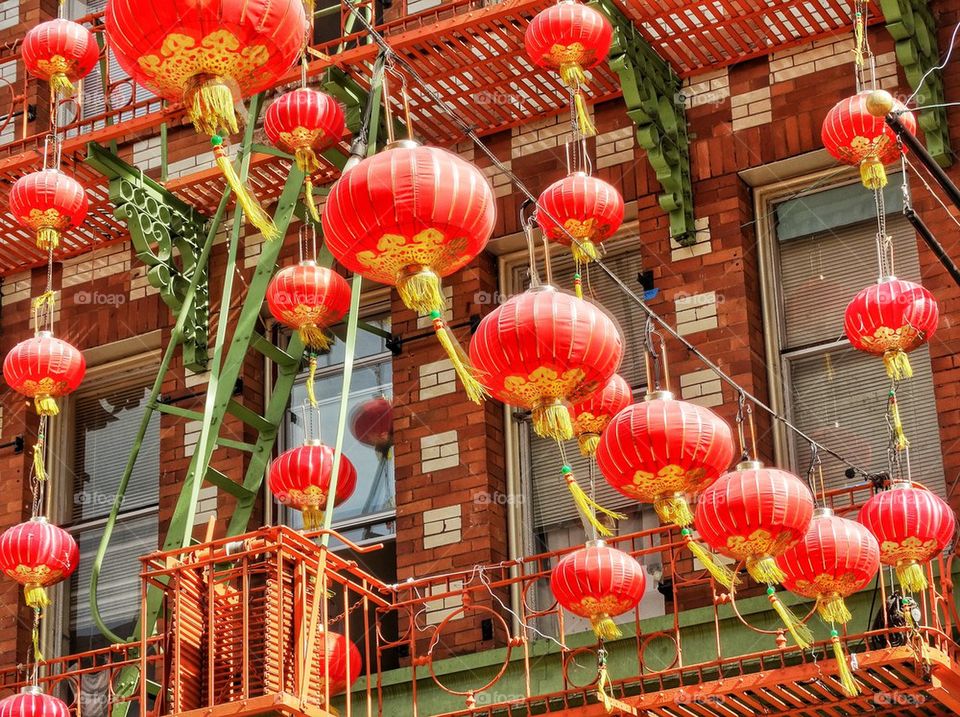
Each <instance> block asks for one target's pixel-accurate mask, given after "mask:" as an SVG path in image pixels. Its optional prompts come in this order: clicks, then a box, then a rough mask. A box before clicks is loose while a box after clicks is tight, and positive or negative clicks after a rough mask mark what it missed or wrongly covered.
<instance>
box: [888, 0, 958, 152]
mask: <svg viewBox="0 0 960 717" xmlns="http://www.w3.org/2000/svg"><path fill="white" fill-rule="evenodd" d="M880 7H881V9H882V10H883V16H884V19H885V20H886V23H887V30H888V32H889V33H890V35H891V36H892V37H893V39H894V41H895V43H896V45H895V47H896V53H897V62H899V63H900V66H901V67H902V68H903V72H904V74H905V75H906V77H907V82H909V83H910V87H911V88H912V89H913V90H914V91H915V92H917V97H916V103H917V106H919V107H921V108H922V107H928V106H932V105H942V104H943V103H944V102H945V100H944V94H943V75H942V74H941V71H940V70H934V71H933V72H931V73H930V74H929V75H927V76H926V79H924V80H923V86H922V87H921V86H920V81H921V79H922V78H923V77H924V75H925V74H926V73H927V71H928V70H930V69H931V68H933V67H936V66H937V65H938V64H940V52H939V50H938V49H937V24H936V20H935V19H934V17H933V12H932V11H931V9H930V4H929V3H928V2H927V0H880ZM953 71H955V70H953ZM918 88H919V89H918ZM919 124H920V128H921V129H922V130H923V136H924V139H925V140H926V145H927V151H928V152H930V154H931V155H933V158H934V159H936V160H937V163H938V164H940V166H942V167H949V166H950V165H951V164H952V163H953V157H952V153H951V151H950V128H949V126H948V125H947V110H946V108H945V107H933V108H932V109H927V110H922V111H921V112H920V117H919Z"/></svg>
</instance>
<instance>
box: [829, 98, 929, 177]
mask: <svg viewBox="0 0 960 717" xmlns="http://www.w3.org/2000/svg"><path fill="white" fill-rule="evenodd" d="M890 112H896V113H897V115H898V116H899V118H900V122H901V123H902V124H903V126H904V127H905V128H906V129H907V130H908V131H909V132H910V133H911V134H916V131H917V121H916V119H915V118H914V116H913V113H912V112H909V111H907V108H906V106H905V105H904V104H903V103H902V102H900V101H899V100H894V98H893V97H891V96H890V94H889V93H887V92H884V91H882V90H881V91H879V92H870V91H865V92H861V93H860V94H857V95H854V96H853V97H848V98H847V99H845V100H840V102H838V103H837V104H836V105H835V106H834V107H833V109H831V110H830V112H829V113H828V114H827V118H826V119H825V120H824V122H823V130H822V131H821V135H820V137H821V139H822V141H823V146H824V147H826V149H827V151H828V152H829V153H830V154H831V155H833V156H834V157H835V158H836V159H838V160H839V161H841V162H843V163H844V164H850V165H853V166H854V167H856V166H859V167H860V178H861V180H862V181H863V185H864V186H865V187H867V188H868V189H882V188H883V187H885V186H886V185H887V172H886V170H885V169H884V165H887V164H891V163H892V162H895V161H897V160H898V159H900V151H901V150H900V147H899V145H898V144H897V135H896V133H895V132H894V131H893V130H892V129H891V128H890V127H889V126H888V125H887V123H886V121H885V120H884V118H885V117H886V115H888V114H889V113H890Z"/></svg>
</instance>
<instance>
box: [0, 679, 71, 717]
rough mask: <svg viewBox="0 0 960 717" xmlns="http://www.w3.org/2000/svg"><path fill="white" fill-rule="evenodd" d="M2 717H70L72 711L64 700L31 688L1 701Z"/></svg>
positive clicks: (0, 711)
mask: <svg viewBox="0 0 960 717" xmlns="http://www.w3.org/2000/svg"><path fill="white" fill-rule="evenodd" d="M0 717H70V709H69V708H68V707H67V705H66V703H65V702H64V701H63V700H60V699H57V698H56V697H52V696H51V695H47V694H44V693H43V690H41V689H40V688H39V687H32V686H31V687H25V688H24V689H23V691H22V692H21V693H20V694H17V695H10V696H9V697H4V698H3V699H2V700H0Z"/></svg>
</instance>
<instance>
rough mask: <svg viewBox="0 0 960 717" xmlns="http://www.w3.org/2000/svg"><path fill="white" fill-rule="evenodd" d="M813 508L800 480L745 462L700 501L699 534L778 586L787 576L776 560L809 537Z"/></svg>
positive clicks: (757, 577)
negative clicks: (803, 538)
mask: <svg viewBox="0 0 960 717" xmlns="http://www.w3.org/2000/svg"><path fill="white" fill-rule="evenodd" d="M813 506H814V503H813V494H812V493H811V492H810V489H809V488H807V486H806V484H805V483H804V482H803V481H802V480H800V479H799V478H797V476H795V475H793V474H792V473H787V472H786V471H781V470H778V469H776V468H764V467H763V465H762V464H760V463H758V462H756V461H746V462H744V463H741V464H740V465H738V466H737V469H736V470H735V471H731V472H729V473H725V474H724V475H722V476H720V478H719V479H718V480H717V481H716V482H715V483H713V484H712V485H710V486H708V487H707V488H706V489H705V490H704V491H703V493H702V494H701V495H700V498H699V499H698V501H697V511H696V525H697V532H698V533H699V534H700V537H701V538H703V540H704V541H705V542H706V543H707V544H708V545H709V546H710V547H711V548H713V549H714V550H716V551H717V552H718V553H720V554H721V555H726V556H727V557H729V558H733V559H734V560H742V561H744V562H745V563H746V566H747V571H748V572H749V573H750V575H751V577H753V579H754V580H756V581H757V582H759V583H766V584H768V585H770V584H776V583H780V582H782V581H783V579H784V574H783V571H781V570H780V568H778V567H777V562H776V560H775V558H776V556H778V555H780V554H781V553H783V551H785V550H786V549H787V548H789V547H790V546H791V545H793V544H794V543H796V542H797V541H798V540H799V539H800V538H802V537H803V536H804V534H805V533H806V532H807V528H808V527H809V526H810V519H811V518H812V517H813Z"/></svg>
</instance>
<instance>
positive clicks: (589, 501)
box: [560, 466, 627, 536]
mask: <svg viewBox="0 0 960 717" xmlns="http://www.w3.org/2000/svg"><path fill="white" fill-rule="evenodd" d="M560 473H561V474H562V475H563V479H564V481H566V484H567V489H568V490H569V491H570V495H571V496H572V497H573V502H574V503H576V505H577V510H579V511H580V514H581V515H583V517H584V518H586V519H587V522H589V523H590V525H592V526H593V527H594V528H595V529H596V531H597V532H598V533H599V534H600V535H604V536H607V535H612V534H613V533H612V532H611V530H610V528H608V527H607V526H606V525H604V524H603V523H601V522H600V521H599V520H598V519H597V513H601V514H603V515H606V516H607V517H609V518H612V519H613V520H626V519H627V516H625V515H623V514H622V513H617V512H614V511H612V510H607V509H606V508H604V507H603V506H602V505H600V504H599V503H597V502H596V501H595V500H594V499H593V498H591V497H590V496H589V495H587V493H586V491H584V490H583V488H581V487H580V484H579V483H577V479H576V478H575V477H574V475H573V468H571V467H570V466H563V468H561V469H560Z"/></svg>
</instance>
